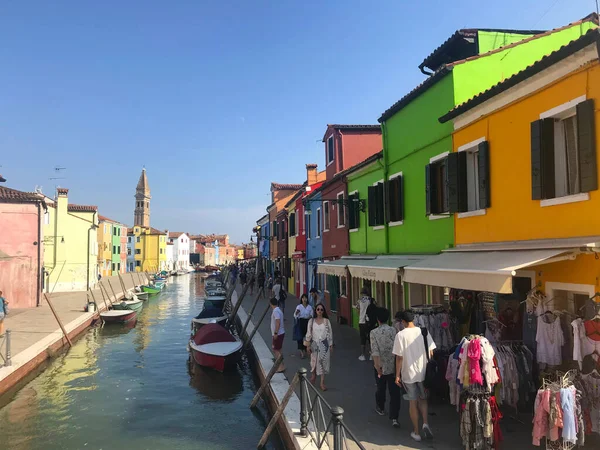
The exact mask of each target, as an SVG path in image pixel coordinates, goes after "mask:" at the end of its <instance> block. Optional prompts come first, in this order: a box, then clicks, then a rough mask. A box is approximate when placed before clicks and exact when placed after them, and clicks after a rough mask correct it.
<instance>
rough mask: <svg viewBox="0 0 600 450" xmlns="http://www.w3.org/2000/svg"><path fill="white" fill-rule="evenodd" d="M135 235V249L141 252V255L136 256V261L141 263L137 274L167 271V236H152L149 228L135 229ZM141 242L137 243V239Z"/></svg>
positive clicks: (137, 268)
mask: <svg viewBox="0 0 600 450" xmlns="http://www.w3.org/2000/svg"><path fill="white" fill-rule="evenodd" d="M133 234H134V239H135V240H136V242H135V249H136V250H138V249H139V250H140V253H139V254H137V253H136V254H135V255H134V259H135V260H136V261H141V266H137V263H136V267H135V270H136V272H140V271H142V272H155V271H158V270H163V269H165V267H166V265H167V236H166V234H150V230H149V229H147V228H141V227H137V226H136V227H134V228H133ZM138 236H139V237H140V242H137V237H138Z"/></svg>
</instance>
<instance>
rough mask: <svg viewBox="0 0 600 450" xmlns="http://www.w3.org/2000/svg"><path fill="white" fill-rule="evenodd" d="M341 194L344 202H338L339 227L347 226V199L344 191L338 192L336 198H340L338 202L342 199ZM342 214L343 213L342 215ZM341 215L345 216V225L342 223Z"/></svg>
mask: <svg viewBox="0 0 600 450" xmlns="http://www.w3.org/2000/svg"><path fill="white" fill-rule="evenodd" d="M340 195H341V196H342V197H341V200H342V202H341V203H338V204H337V227H338V228H344V227H345V226H346V210H345V207H344V203H343V202H344V200H345V197H344V191H342V192H338V193H337V194H335V198H336V200H338V202H339V200H340ZM340 214H341V216H340ZM340 217H343V218H344V224H343V225H340Z"/></svg>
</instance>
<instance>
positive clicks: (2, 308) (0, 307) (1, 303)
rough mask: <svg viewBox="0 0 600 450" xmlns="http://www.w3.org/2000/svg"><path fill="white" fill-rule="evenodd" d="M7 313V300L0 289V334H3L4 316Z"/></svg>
mask: <svg viewBox="0 0 600 450" xmlns="http://www.w3.org/2000/svg"><path fill="white" fill-rule="evenodd" d="M7 314H8V301H7V300H6V299H5V298H4V297H3V296H2V291H0V336H4V318H5V317H6V315H7Z"/></svg>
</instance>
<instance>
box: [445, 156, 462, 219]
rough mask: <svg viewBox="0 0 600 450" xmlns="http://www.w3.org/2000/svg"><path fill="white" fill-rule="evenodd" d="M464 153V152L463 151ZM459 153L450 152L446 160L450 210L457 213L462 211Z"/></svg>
mask: <svg viewBox="0 0 600 450" xmlns="http://www.w3.org/2000/svg"><path fill="white" fill-rule="evenodd" d="M461 153H464V152H461ZM458 155H459V153H456V152H454V153H450V154H449V155H448V159H447V162H446V167H447V170H448V181H447V183H448V211H449V212H450V213H455V212H458V211H460V209H459V198H458V197H459V192H458V172H459V168H458V166H459V162H458Z"/></svg>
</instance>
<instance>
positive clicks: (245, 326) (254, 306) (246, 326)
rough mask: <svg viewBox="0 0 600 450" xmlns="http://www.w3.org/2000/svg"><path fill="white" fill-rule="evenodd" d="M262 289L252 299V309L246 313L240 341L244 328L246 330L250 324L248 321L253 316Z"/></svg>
mask: <svg viewBox="0 0 600 450" xmlns="http://www.w3.org/2000/svg"><path fill="white" fill-rule="evenodd" d="M264 289H265V288H264V287H261V288H260V289H259V290H258V293H257V295H256V298H255V299H254V303H253V304H252V309H251V310H250V312H249V313H248V317H247V318H246V323H244V326H243V327H242V331H240V337H241V338H242V339H243V338H244V333H245V332H246V328H248V324H249V323H250V319H251V318H252V314H254V310H255V309H256V305H258V300H259V299H260V293H261V291H263V290H264Z"/></svg>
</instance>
